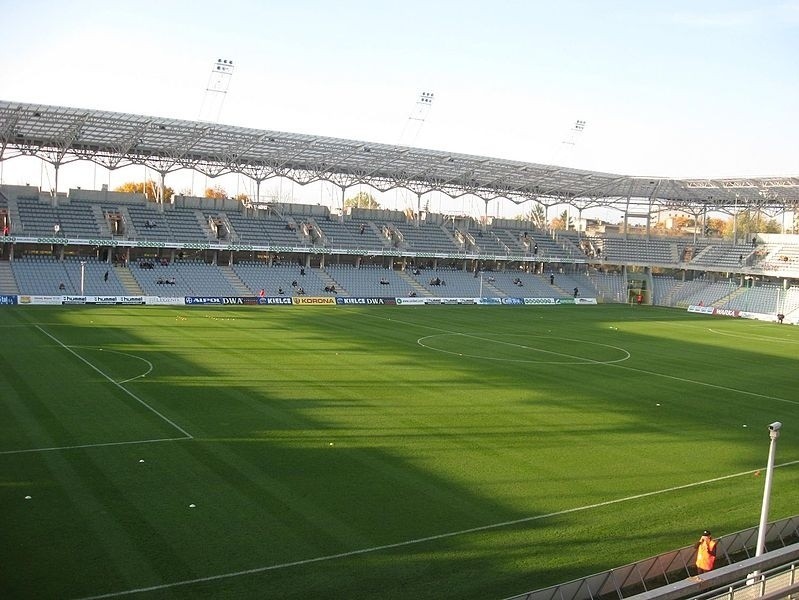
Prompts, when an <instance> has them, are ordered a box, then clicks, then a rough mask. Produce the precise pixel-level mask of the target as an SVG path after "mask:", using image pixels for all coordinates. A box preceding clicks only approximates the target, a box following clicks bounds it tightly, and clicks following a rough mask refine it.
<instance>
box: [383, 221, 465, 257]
mask: <svg viewBox="0 0 799 600" xmlns="http://www.w3.org/2000/svg"><path fill="white" fill-rule="evenodd" d="M386 226H387V227H392V228H394V229H396V230H398V231H399V232H400V234H401V235H402V244H401V245H400V246H399V247H400V248H403V249H407V250H415V251H417V252H432V253H442V254H453V253H457V252H462V249H461V248H460V245H459V244H458V243H456V242H455V241H454V240H453V238H452V236H451V234H449V233H447V232H446V231H445V230H444V229H442V228H441V227H440V226H439V225H429V224H427V223H422V224H421V225H419V227H416V226H415V225H414V224H413V223H391V224H386Z"/></svg>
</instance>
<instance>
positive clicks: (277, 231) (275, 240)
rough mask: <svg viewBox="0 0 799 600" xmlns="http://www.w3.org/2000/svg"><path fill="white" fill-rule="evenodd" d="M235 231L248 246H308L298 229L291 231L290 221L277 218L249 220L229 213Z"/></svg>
mask: <svg viewBox="0 0 799 600" xmlns="http://www.w3.org/2000/svg"><path fill="white" fill-rule="evenodd" d="M227 217H228V220H229V221H230V224H231V226H232V227H233V231H234V232H235V234H236V236H237V237H238V240H239V242H241V243H248V244H270V245H275V246H285V247H288V248H297V247H300V246H304V245H308V241H302V240H301V238H300V234H299V233H298V231H297V229H296V227H294V226H293V225H292V226H291V227H294V228H293V229H290V228H289V227H290V226H289V223H288V221H284V220H283V219H278V218H275V217H262V218H258V219H253V218H248V217H245V216H244V215H242V214H241V213H234V212H228V213H227Z"/></svg>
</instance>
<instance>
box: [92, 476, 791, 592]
mask: <svg viewBox="0 0 799 600" xmlns="http://www.w3.org/2000/svg"><path fill="white" fill-rule="evenodd" d="M796 464H799V460H794V461H791V462H787V463H782V464H780V465H775V468H781V467H789V466H793V465H796ZM762 470H763V469H762V468H761V469H751V470H749V471H741V472H740V473H733V474H732V475H722V476H720V477H713V478H711V479H705V480H702V481H695V482H693V483H686V484H683V485H675V486H672V487H669V488H664V489H661V490H655V491H652V492H643V493H641V494H634V495H632V496H625V497H623V498H614V499H613V500H605V501H603V502H596V503H594V504H586V505H585V506H577V507H574V508H566V509H564V510H559V511H555V512H551V513H547V514H543V515H534V516H531V517H523V518H521V519H514V520H512V521H502V522H500V523H492V524H490V525H481V526H479V527H471V528H469V529H461V530H459V531H449V532H446V533H439V534H436V535H430V536H427V537H421V538H416V539H412V540H405V541H403V542H395V543H393V544H383V545H382V546H372V547H371V548H360V549H358V550H350V551H349V552H340V553H338V554H327V555H325V556H317V557H315V558H306V559H302V560H295V561H291V562H285V563H279V564H274V565H267V566H264V567H255V568H252V569H245V570H242V571H233V572H231V573H221V574H219V575H209V576H207V577H197V578H196V579H185V580H183V581H173V582H172V583H162V584H160V585H151V586H148V587H140V588H134V589H130V590H122V591H118V592H109V593H107V594H98V595H96V596H85V597H82V598H80V599H79V600H101V599H103V598H118V597H120V596H130V595H133V594H144V593H147V592H156V591H160V590H165V589H170V588H175V587H183V586H187V585H194V584H197V583H208V582H211V581H221V580H223V579H233V578H235V577H243V576H246V575H257V574H259V573H266V572H269V571H278V570H280V569H287V568H289V567H299V566H302V565H309V564H313V563H320V562H326V561H330V560H336V559H339V558H348V557H350V556H358V555H362V554H370V553H373V552H380V551H382V550H392V549H395V548H402V547H404V546H412V545H415V544H423V543H426V542H432V541H436V540H443V539H447V538H453V537H457V536H461V535H466V534H470V533H479V532H481V531H489V530H492V529H500V528H503V527H510V526H512V525H520V524H522V523H530V522H532V521H541V520H543V519H549V518H552V517H558V516H561V515H568V514H572V513H577V512H583V511H587V510H592V509H595V508H603V507H606V506H612V505H614V504H621V503H623V502H630V501H633V500H640V499H641V498H648V497H650V496H658V495H661V494H668V493H669V492H676V491H679V490H685V489H689V488H693V487H699V486H702V485H707V484H709V483H716V482H718V481H724V480H725V479H733V478H735V477H743V476H744V475H751V474H753V473H756V472H757V471H762Z"/></svg>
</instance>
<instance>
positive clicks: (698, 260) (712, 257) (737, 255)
mask: <svg viewBox="0 0 799 600" xmlns="http://www.w3.org/2000/svg"><path fill="white" fill-rule="evenodd" d="M751 252H752V246H750V245H744V244H737V245H732V244H730V245H727V244H715V245H711V246H707V247H706V248H705V249H704V250H702V251H701V252H699V253H698V254H697V255H696V256H694V258H693V259H692V260H691V264H692V265H694V266H699V267H713V268H714V269H728V270H730V271H736V270H740V269H741V268H742V267H743V266H744V265H745V264H746V261H747V258H748V257H749V255H750V254H751Z"/></svg>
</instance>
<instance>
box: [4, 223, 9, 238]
mask: <svg viewBox="0 0 799 600" xmlns="http://www.w3.org/2000/svg"><path fill="white" fill-rule="evenodd" d="M7 235H8V224H6V225H3V237H6V236H7Z"/></svg>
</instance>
